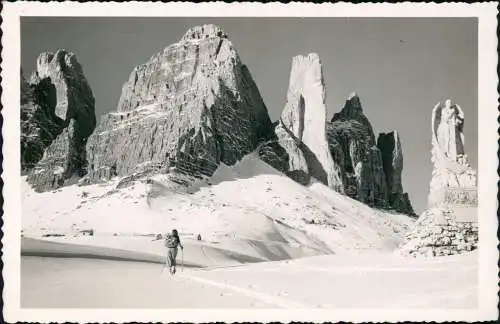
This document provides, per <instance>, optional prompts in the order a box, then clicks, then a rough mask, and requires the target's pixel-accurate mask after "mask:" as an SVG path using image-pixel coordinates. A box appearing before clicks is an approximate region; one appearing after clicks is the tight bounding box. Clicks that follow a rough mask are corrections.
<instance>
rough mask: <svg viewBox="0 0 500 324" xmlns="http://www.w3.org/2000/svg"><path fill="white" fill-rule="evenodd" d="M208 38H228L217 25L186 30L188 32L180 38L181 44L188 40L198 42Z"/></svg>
mask: <svg viewBox="0 0 500 324" xmlns="http://www.w3.org/2000/svg"><path fill="white" fill-rule="evenodd" d="M210 37H219V38H228V37H227V34H226V33H225V32H224V31H223V30H222V28H220V27H219V26H217V25H213V24H206V25H201V26H195V27H191V28H189V29H188V31H187V32H186V33H185V34H184V36H183V37H182V38H181V42H183V41H190V40H200V39H204V38H210Z"/></svg>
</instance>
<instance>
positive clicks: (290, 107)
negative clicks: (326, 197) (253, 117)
mask: <svg viewBox="0 0 500 324" xmlns="http://www.w3.org/2000/svg"><path fill="white" fill-rule="evenodd" d="M274 133H275V135H276V140H275V141H274V142H272V144H271V145H274V146H275V147H280V148H282V151H283V152H282V153H281V154H279V153H277V155H279V156H281V157H282V159H281V160H280V163H281V164H283V162H282V161H285V160H286V161H287V162H288V163H287V164H288V165H287V166H286V167H285V168H282V169H280V170H282V171H284V172H285V173H286V174H288V175H289V176H290V177H292V178H293V179H295V180H296V181H298V182H300V183H303V184H305V183H308V182H309V181H310V178H311V177H313V178H315V179H317V180H319V181H321V182H323V183H324V184H326V185H328V186H330V187H332V188H334V189H335V190H337V191H341V192H342V191H343V185H342V180H341V178H340V169H339V167H338V166H337V165H336V164H335V162H334V161H333V158H332V156H331V153H330V150H329V147H328V142H327V139H326V105H325V83H324V79H323V72H322V68H321V62H320V60H319V57H318V55H317V54H315V53H312V54H309V55H307V56H302V55H299V56H296V57H294V59H293V62H292V69H291V73H290V83H289V88H288V94H287V102H286V105H285V108H284V110H283V112H282V114H281V118H280V120H279V122H278V124H277V125H276V127H275V129H274ZM264 149H269V146H264ZM275 151H276V150H275ZM284 152H286V154H284ZM261 158H262V159H263V160H264V161H268V158H267V156H266V155H265V154H261ZM271 160H272V161H276V159H275V158H273V159H271ZM272 161H271V162H269V163H270V164H271V165H273V163H274V162H272Z"/></svg>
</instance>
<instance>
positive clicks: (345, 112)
mask: <svg viewBox="0 0 500 324" xmlns="http://www.w3.org/2000/svg"><path fill="white" fill-rule="evenodd" d="M327 134H328V142H329V145H330V151H331V153H332V156H334V157H335V159H336V160H335V161H336V162H337V163H338V164H339V165H340V166H341V169H342V178H343V180H344V181H343V183H344V188H345V192H346V193H347V195H349V196H350V197H352V198H354V199H356V200H359V201H361V202H364V203H366V204H368V205H371V206H377V207H384V208H385V207H387V185H386V181H385V175H384V171H383V164H382V155H381V152H380V150H379V149H378V148H377V146H376V145H375V135H374V134H373V129H372V126H371V124H370V122H369V121H368V119H367V118H366V116H365V115H364V114H363V109H362V106H361V102H360V100H359V97H358V96H357V95H356V94H355V93H353V94H351V95H350V96H349V98H348V99H347V101H346V103H345V105H344V108H343V109H342V110H341V111H340V112H339V113H336V114H334V116H333V118H332V120H331V121H330V123H328V126H327Z"/></svg>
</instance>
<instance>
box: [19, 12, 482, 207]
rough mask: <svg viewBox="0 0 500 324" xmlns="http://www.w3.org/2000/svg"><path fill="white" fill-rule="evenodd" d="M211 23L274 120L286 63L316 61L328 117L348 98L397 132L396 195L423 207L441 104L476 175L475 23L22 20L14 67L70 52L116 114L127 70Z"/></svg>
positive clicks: (378, 128)
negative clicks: (455, 120) (449, 108)
mask: <svg viewBox="0 0 500 324" xmlns="http://www.w3.org/2000/svg"><path fill="white" fill-rule="evenodd" d="M206 23H214V24H217V25H219V26H220V27H222V28H223V29H224V31H225V32H226V33H227V34H228V36H229V39H230V40H231V41H232V42H233V44H234V45H235V48H236V50H237V51H238V53H239V54H240V57H241V59H242V61H243V62H244V64H246V65H247V66H248V68H249V69H250V72H251V74H252V76H253V78H254V80H255V81H256V83H257V85H258V87H259V90H260V93H261V95H262V97H263V98H264V101H265V103H266V105H267V108H268V110H269V115H270V116H271V119H272V120H273V121H274V120H276V119H277V118H278V116H279V115H280V114H281V111H282V109H283V107H284V104H285V97H286V91H287V86H288V77H289V73H290V67H291V61H292V57H293V56H295V55H298V54H307V53H310V52H316V53H318V54H319V56H320V58H321V61H322V64H323V72H324V75H325V81H326V87H327V110H328V111H327V118H328V119H331V117H332V115H333V113H334V112H337V111H339V110H340V109H341V108H342V107H343V105H344V102H345V99H346V98H347V97H348V96H349V94H350V93H351V92H353V91H355V92H357V93H358V94H359V96H360V98H361V102H362V105H363V109H364V112H365V114H366V116H367V117H368V118H369V120H370V122H371V123H372V125H373V128H374V131H375V132H376V133H379V132H388V131H391V130H397V131H398V132H399V133H400V137H401V142H402V145H403V153H404V169H403V187H404V190H405V191H407V192H408V193H409V195H410V199H411V201H412V203H413V206H414V208H415V210H416V211H417V212H418V213H420V212H422V211H423V210H424V209H425V208H426V200H427V194H428V191H429V182H430V179H431V172H432V164H431V160H430V158H431V156H430V149H431V131H430V129H431V110H432V108H433V106H434V105H435V104H436V103H437V102H438V101H441V102H443V101H444V100H445V99H446V98H451V99H453V100H454V101H456V102H457V103H458V104H459V105H460V106H461V107H462V109H463V110H464V112H465V130H464V133H465V149H466V153H467V154H468V155H469V157H470V162H471V164H472V166H473V167H474V168H475V169H476V170H477V20H476V19H475V18H217V19H214V18H168V17H166V18H77V17H71V18H51V17H43V18H35V17H28V18H22V20H21V53H22V54H21V56H22V57H21V62H22V67H23V70H24V73H25V74H26V76H27V75H29V74H30V73H31V71H32V70H33V68H34V65H35V60H36V57H37V56H38V54H39V53H41V52H43V51H56V50H57V49H58V48H65V49H67V50H68V51H71V52H73V53H75V54H76V56H77V58H78V60H79V62H80V63H81V64H82V66H83V69H84V73H85V75H86V77H87V79H88V81H89V83H90V86H91V87H92V90H93V92H94V96H95V99H96V115H97V116H98V119H99V118H100V117H99V116H100V115H102V114H104V113H106V112H109V111H113V110H116V106H117V103H118V98H119V96H120V93H121V87H122V85H123V83H125V81H127V79H128V76H129V74H130V72H131V71H132V69H133V67H134V66H136V65H138V64H141V63H144V62H145V61H147V60H148V59H149V58H150V57H151V56H152V55H153V54H155V53H157V52H159V51H161V50H162V49H163V48H164V47H166V46H168V45H169V44H172V43H174V42H177V41H178V40H179V39H180V38H181V37H182V35H183V34H184V32H185V31H186V30H187V29H188V28H190V27H192V26H195V25H200V24H206Z"/></svg>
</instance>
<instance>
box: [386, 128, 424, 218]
mask: <svg viewBox="0 0 500 324" xmlns="http://www.w3.org/2000/svg"><path fill="white" fill-rule="evenodd" d="M377 147H378V148H379V150H380V152H381V153H382V166H383V170H384V174H385V182H386V185H387V195H388V196H387V198H388V203H389V205H390V206H391V207H392V208H393V209H394V210H397V211H399V212H402V213H405V214H409V215H413V214H415V212H414V211H413V208H412V206H411V203H410V199H409V197H408V194H407V193H404V192H403V184H402V180H401V175H402V172H403V149H402V147H401V140H400V139H399V134H398V132H396V131H393V132H390V133H387V134H386V133H380V134H379V135H378V138H377Z"/></svg>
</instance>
